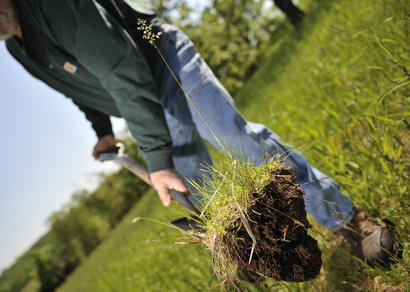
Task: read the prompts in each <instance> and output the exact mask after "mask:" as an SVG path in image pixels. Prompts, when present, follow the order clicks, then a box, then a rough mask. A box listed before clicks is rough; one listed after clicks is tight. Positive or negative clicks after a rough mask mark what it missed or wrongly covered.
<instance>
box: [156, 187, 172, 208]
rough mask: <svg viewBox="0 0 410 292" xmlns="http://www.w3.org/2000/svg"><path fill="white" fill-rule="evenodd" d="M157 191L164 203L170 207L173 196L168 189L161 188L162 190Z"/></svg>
mask: <svg viewBox="0 0 410 292" xmlns="http://www.w3.org/2000/svg"><path fill="white" fill-rule="evenodd" d="M157 192H158V195H159V198H160V199H161V201H162V204H163V205H164V206H165V207H168V206H169V205H171V196H170V194H169V193H168V191H167V190H161V191H157Z"/></svg>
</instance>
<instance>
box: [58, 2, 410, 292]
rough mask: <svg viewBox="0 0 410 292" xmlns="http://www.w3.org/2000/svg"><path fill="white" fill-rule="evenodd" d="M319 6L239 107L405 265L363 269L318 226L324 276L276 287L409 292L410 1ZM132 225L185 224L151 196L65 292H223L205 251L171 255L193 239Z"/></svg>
mask: <svg viewBox="0 0 410 292" xmlns="http://www.w3.org/2000/svg"><path fill="white" fill-rule="evenodd" d="M316 3H317V4H315V5H313V4H312V5H309V6H306V7H303V8H304V10H305V11H306V13H307V15H308V17H307V18H306V19H305V24H304V25H303V26H301V27H300V29H299V30H295V31H293V32H292V33H291V34H290V35H288V36H286V37H284V38H283V39H282V40H281V42H280V43H276V44H267V45H266V51H268V50H269V51H272V53H270V54H269V57H268V58H266V59H265V60H264V66H263V67H262V68H261V69H260V70H259V71H258V72H256V74H254V76H253V78H252V79H251V80H250V81H249V82H248V83H247V85H246V86H245V87H244V88H243V89H242V90H241V91H240V92H238V94H237V95H236V96H235V99H236V101H237V104H238V107H239V109H240V110H241V111H242V113H243V114H244V116H245V117H246V118H247V119H248V120H250V121H254V122H261V123H265V124H266V125H268V126H269V127H271V128H272V129H274V131H275V132H277V133H278V134H279V135H280V136H281V137H282V140H283V141H285V142H287V143H291V144H292V145H293V147H295V148H298V149H299V150H300V151H302V152H303V153H304V154H305V155H306V157H307V158H308V159H309V160H310V161H311V162H312V164H313V165H315V166H316V167H318V168H319V169H321V170H323V171H324V172H325V173H327V174H328V175H330V176H331V177H332V178H334V179H335V180H336V181H337V182H338V183H339V184H340V185H341V188H342V190H343V191H344V192H345V193H346V194H347V195H348V196H349V197H350V198H352V199H353V200H354V201H355V202H356V203H358V204H359V205H361V206H363V207H364V208H366V209H368V210H369V211H370V212H372V213H373V214H375V215H377V216H380V217H382V218H388V219H389V220H391V221H392V222H393V223H394V224H395V225H396V227H397V230H398V231H399V233H400V235H401V237H402V239H403V241H404V251H405V253H406V254H405V256H404V259H403V260H401V261H400V262H399V263H398V264H397V265H396V266H394V267H392V269H391V270H390V271H386V270H383V269H380V268H375V269H370V268H368V269H360V267H359V264H358V262H357V261H356V260H355V259H354V258H352V257H350V256H348V255H346V254H345V253H344V252H343V251H342V250H341V249H340V248H339V247H338V246H337V245H336V244H335V242H334V238H333V237H332V233H331V232H330V231H329V230H325V229H324V228H321V227H320V226H318V225H315V227H316V228H317V229H318V230H319V232H320V234H321V235H319V234H313V235H314V236H315V237H316V238H317V239H318V240H319V244H320V247H321V249H322V251H323V262H324V265H323V269H322V272H321V275H320V276H319V277H318V278H317V279H315V280H314V281H312V282H308V283H303V284H289V283H274V282H273V281H270V282H269V285H274V287H275V288H277V290H279V291H315V289H316V288H315V287H317V288H318V289H320V290H321V291H353V290H355V289H357V290H359V291H379V290H381V289H382V288H383V287H390V288H391V287H393V288H400V289H402V290H401V291H406V290H410V282H409V280H408V274H409V271H410V262H409V258H408V255H407V254H408V252H409V244H408V242H409V239H410V237H409V229H410V207H409V206H410V201H409V200H410V199H409V198H410V196H409V187H408V186H409V185H410V184H409V176H410V173H409V165H410V151H409V150H410V149H409V140H410V126H409V124H408V123H410V97H409V96H410V86H409V80H410V77H409V73H408V72H409V70H410V56H409V51H410V44H409V39H410V16H409V13H410V7H409V5H407V6H406V1H405V0H390V1H382V0H373V1H370V0H363V1H353V0H346V1H317V2H316ZM322 4H325V5H326V7H321V5H322ZM271 47H274V48H275V49H271ZM134 217H149V218H153V219H156V220H160V221H162V222H167V221H168V220H170V219H174V218H177V217H180V214H178V212H176V211H173V209H172V208H171V209H169V208H168V209H165V208H163V207H162V206H161V205H160V202H159V200H158V199H157V198H156V195H155V194H154V193H152V192H151V193H149V194H148V195H146V196H145V197H144V198H143V199H142V200H141V202H140V203H139V204H138V205H137V206H135V207H134V208H133V209H132V210H131V212H130V213H129V214H128V215H127V216H126V218H125V219H124V220H123V221H122V222H121V224H120V225H119V226H118V228H116V229H115V230H114V231H113V233H112V234H111V235H110V237H109V238H108V239H107V240H106V241H105V242H104V243H103V244H102V245H101V246H100V247H99V248H98V249H96V250H95V252H94V253H93V254H92V255H91V256H90V258H89V259H88V260H87V261H86V262H85V263H84V264H83V265H82V266H81V267H80V268H78V269H77V270H76V271H75V273H74V274H73V275H71V276H70V277H69V278H68V279H67V281H66V283H65V284H64V285H63V286H62V287H61V288H60V289H59V291H70V292H71V291H217V290H218V286H217V283H218V281H217V280H216V278H215V277H214V276H212V268H211V255H210V253H209V252H208V251H206V250H205V248H204V247H203V246H202V245H200V244H190V245H176V244H174V242H176V241H184V240H185V241H189V238H185V239H181V238H179V237H180V236H182V234H181V232H179V231H178V230H174V229H172V228H171V227H167V226H164V225H162V224H160V223H158V222H153V221H146V220H140V221H139V222H136V223H134V224H132V223H131V221H132V219H133V218H134ZM156 239H159V240H156ZM146 240H149V241H150V242H145V241H146ZM248 288H249V289H250V290H251V291H252V290H257V288H255V287H252V285H248ZM260 288H261V287H260ZM399 291H400V290H399Z"/></svg>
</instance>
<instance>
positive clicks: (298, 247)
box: [223, 167, 322, 282]
mask: <svg viewBox="0 0 410 292" xmlns="http://www.w3.org/2000/svg"><path fill="white" fill-rule="evenodd" d="M294 180H295V176H294V175H293V174H292V172H291V169H290V168H286V167H284V168H279V169H278V170H277V171H275V172H273V173H271V180H270V182H269V183H268V184H267V185H266V186H265V187H264V188H263V190H262V191H261V193H254V194H253V200H254V203H253V204H252V205H251V206H250V207H249V208H248V209H247V210H246V211H245V213H246V215H245V216H246V219H247V222H248V224H249V226H250V228H251V230H252V232H253V234H254V236H255V237H256V242H257V243H256V246H255V250H254V252H253V255H252V260H251V262H250V264H249V259H250V256H251V250H252V243H253V241H252V239H251V237H250V236H249V233H248V232H247V231H246V228H245V226H244V225H243V223H242V222H241V219H238V224H237V225H236V226H239V228H238V227H237V228H235V229H232V230H227V234H226V235H225V237H224V240H223V241H224V246H225V248H226V251H225V252H226V253H227V254H228V257H229V258H230V259H231V260H232V261H234V262H236V263H237V264H238V265H239V266H240V267H242V268H245V269H246V270H251V271H253V272H256V273H259V274H262V275H264V276H267V277H270V278H273V279H275V280H277V281H286V282H304V281H308V280H310V279H313V278H314V277H316V276H317V275H318V274H319V272H320V268H321V266H322V260H321V251H320V249H319V247H318V245H317V241H316V240H315V239H314V238H313V237H311V236H310V235H309V234H308V232H307V229H308V228H310V227H311V225H310V224H309V222H308V220H307V218H306V211H305V202H304V200H303V196H304V192H303V191H302V190H301V189H300V188H299V186H297V185H295V183H294Z"/></svg>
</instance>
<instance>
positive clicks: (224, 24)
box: [156, 0, 277, 94]
mask: <svg viewBox="0 0 410 292" xmlns="http://www.w3.org/2000/svg"><path fill="white" fill-rule="evenodd" d="M156 4H157V6H158V8H159V11H160V12H161V17H163V18H165V19H166V20H167V21H171V22H173V23H174V24H176V25H177V26H179V27H180V28H182V30H184V31H185V32H186V33H187V34H188V35H189V37H190V38H191V40H192V41H193V42H194V44H195V46H196V49H197V50H198V52H199V53H200V54H201V56H202V58H203V59H204V60H205V61H206V62H207V63H208V65H209V66H210V67H211V69H212V70H213V71H214V73H215V75H216V76H217V77H218V79H219V80H220V81H221V82H222V83H223V85H224V86H225V88H226V89H227V90H228V91H229V92H230V93H231V94H234V93H235V92H236V91H237V90H238V89H239V88H240V87H241V86H242V85H243V83H244V81H245V80H246V79H247V78H249V76H250V75H251V74H252V73H253V72H254V71H255V70H256V68H258V66H259V64H260V61H259V60H258V49H259V47H260V44H261V43H262V42H263V41H264V40H266V39H268V38H269V36H270V33H271V32H272V31H273V30H275V28H276V24H277V21H276V20H275V19H274V18H275V17H274V16H273V15H272V14H269V13H267V11H266V9H263V1H257V0H224V1H221V0H213V1H212V2H211V6H210V7H207V8H206V9H205V10H204V11H203V13H202V15H199V17H197V18H193V17H192V12H193V11H192V9H191V8H189V6H187V5H186V4H185V3H184V2H180V1H178V2H175V1H170V0H158V1H156ZM261 11H263V13H262V12H261ZM196 15H197V14H196ZM197 16H198V15H197Z"/></svg>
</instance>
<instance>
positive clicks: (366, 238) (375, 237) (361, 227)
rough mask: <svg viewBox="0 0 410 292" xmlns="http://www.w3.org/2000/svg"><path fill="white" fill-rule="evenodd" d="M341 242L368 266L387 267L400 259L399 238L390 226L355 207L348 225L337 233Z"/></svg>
mask: <svg viewBox="0 0 410 292" xmlns="http://www.w3.org/2000/svg"><path fill="white" fill-rule="evenodd" d="M337 234H338V235H340V236H341V237H342V242H343V243H344V245H345V246H347V247H348V248H349V249H350V250H351V251H352V252H353V253H354V254H355V255H356V256H357V257H358V258H360V259H361V260H363V261H364V262H365V263H366V264H367V265H368V266H370V267H374V266H384V267H388V266H389V264H390V263H393V262H395V261H396V260H397V259H398V258H401V257H402V248H401V246H400V243H399V236H398V234H397V232H396V230H394V228H393V226H392V224H391V223H390V222H388V221H383V220H381V219H380V218H376V217H374V216H372V215H371V214H370V213H369V212H367V211H365V210H363V209H362V208H360V207H359V206H356V213H355V215H354V217H353V219H352V220H351V221H350V223H349V224H348V225H347V226H345V227H344V228H342V229H341V230H339V231H337Z"/></svg>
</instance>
